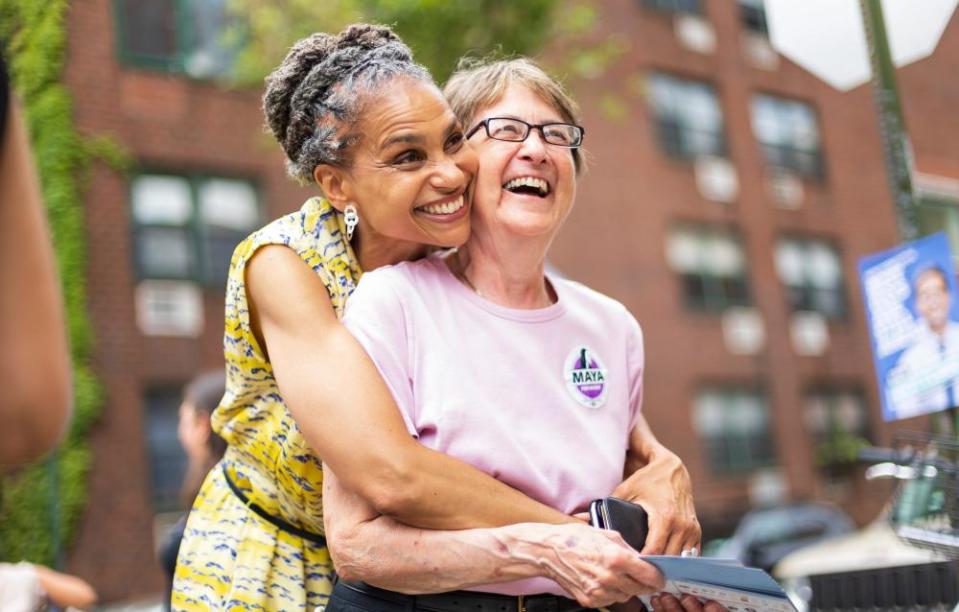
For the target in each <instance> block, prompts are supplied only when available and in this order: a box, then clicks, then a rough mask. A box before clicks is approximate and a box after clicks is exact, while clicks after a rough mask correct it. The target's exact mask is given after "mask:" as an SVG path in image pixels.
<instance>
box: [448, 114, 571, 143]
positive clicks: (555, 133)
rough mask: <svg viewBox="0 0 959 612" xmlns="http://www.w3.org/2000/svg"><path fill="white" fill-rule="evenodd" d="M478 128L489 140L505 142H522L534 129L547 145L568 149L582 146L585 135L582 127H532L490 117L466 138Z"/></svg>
mask: <svg viewBox="0 0 959 612" xmlns="http://www.w3.org/2000/svg"><path fill="white" fill-rule="evenodd" d="M480 128H486V135H487V136H489V137H490V138H494V139H496V140H505V141H506V142H523V141H524V140H526V139H527V138H528V137H529V133H530V131H532V130H534V129H536V130H539V133H540V134H542V135H543V140H545V141H546V142H548V143H549V144H551V145H556V146H557V147H566V148H568V149H575V148H576V147H578V146H580V145H581V144H583V135H584V134H585V133H586V130H584V129H583V128H582V127H580V126H578V125H573V124H571V123H541V124H540V125H532V124H529V123H526V122H525V121H522V120H520V119H512V118H510V117H490V118H488V119H483V120H482V121H480V122H479V123H477V124H476V125H475V126H474V127H473V129H471V130H470V131H469V132H468V133H467V134H466V138H472V136H473V134H475V133H476V132H478V131H479V129H480Z"/></svg>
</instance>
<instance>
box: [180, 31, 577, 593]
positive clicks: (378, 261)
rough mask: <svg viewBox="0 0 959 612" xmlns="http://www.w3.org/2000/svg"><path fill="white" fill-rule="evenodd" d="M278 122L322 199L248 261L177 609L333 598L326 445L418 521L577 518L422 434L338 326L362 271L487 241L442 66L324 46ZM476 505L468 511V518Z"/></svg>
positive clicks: (380, 45) (276, 107)
mask: <svg viewBox="0 0 959 612" xmlns="http://www.w3.org/2000/svg"><path fill="white" fill-rule="evenodd" d="M387 94H388V95H387ZM264 111H265V114H266V116H267V122H268V124H269V126H270V129H271V131H272V132H273V134H274V136H275V137H276V139H277V140H278V141H279V143H280V144H281V145H282V147H283V149H284V151H285V152H286V155H287V159H288V169H289V173H290V174H291V175H292V176H293V177H294V178H295V179H297V180H299V181H301V182H307V183H315V184H316V185H317V186H318V187H319V190H320V191H321V192H322V197H314V198H311V199H310V200H308V201H307V202H306V203H305V204H304V205H303V206H302V208H301V209H300V210H299V211H298V212H295V213H293V214H290V215H287V216H285V217H282V218H280V219H278V220H276V221H274V222H273V223H271V224H269V225H267V226H266V227H264V228H263V229H261V230H259V231H257V232H255V233H254V234H252V235H251V236H250V237H249V238H247V239H246V240H245V241H243V242H242V243H241V244H240V245H239V246H238V247H237V249H236V251H235V253H234V256H233V261H232V263H231V269H230V276H229V280H228V286H227V296H226V332H225V338H224V345H225V357H226V362H227V382H226V392H225V395H224V397H223V399H222V401H221V402H220V405H219V407H218V408H217V410H216V411H215V413H214V414H213V418H212V420H213V427H214V430H215V431H216V432H217V433H218V434H219V435H220V436H221V437H223V438H224V440H226V442H227V443H228V448H227V451H226V453H225V456H224V458H223V460H222V461H221V462H220V463H219V464H218V465H217V466H216V467H215V468H214V469H213V470H212V471H211V472H210V475H209V476H208V477H207V479H206V480H205V482H204V484H203V486H202V489H201V491H200V493H199V495H198V497H197V499H196V501H195V503H194V506H193V510H192V512H191V515H190V518H189V521H188V524H187V528H186V531H185V535H184V540H183V543H182V545H181V548H180V553H179V557H178V564H177V571H176V576H175V581H174V588H173V597H172V605H173V607H174V608H178V609H182V608H193V609H195V608H204V609H219V608H224V607H250V608H257V609H271V610H293V609H302V608H303V607H304V606H310V607H311V609H312V607H314V606H317V605H321V604H323V603H325V601H326V598H327V594H328V593H329V591H330V589H331V585H332V579H333V568H332V565H331V563H330V558H329V554H328V552H327V549H326V545H325V540H324V537H323V509H322V499H321V487H322V481H323V472H322V463H321V461H320V459H319V457H318V456H317V454H316V453H315V452H314V451H313V450H312V449H318V450H319V451H321V453H322V456H323V458H324V460H326V461H327V463H329V464H330V465H331V466H335V467H336V469H337V470H339V471H340V473H341V477H342V478H343V479H344V481H345V482H346V483H347V484H348V485H349V486H353V487H355V488H356V489H357V490H359V491H361V492H362V493H363V494H364V495H365V496H366V497H367V498H368V499H370V500H371V501H372V503H373V504H374V505H375V506H376V507H377V508H378V509H380V511H382V512H384V513H386V514H390V515H395V516H397V517H398V518H401V519H403V520H408V521H409V522H411V523H413V524H418V525H421V526H424V527H457V526H475V525H482V524H500V523H503V522H515V521H518V520H524V519H525V520H530V519H532V518H533V517H537V516H539V517H541V518H542V520H553V521H557V520H565V519H564V517H562V515H559V513H556V512H553V511H551V510H549V509H548V508H546V507H545V506H542V505H541V504H538V503H537V502H534V501H532V500H530V499H527V498H526V497H524V496H522V495H520V494H519V493H517V492H515V491H513V490H511V489H509V488H508V487H506V486H505V485H503V484H501V483H498V482H497V481H495V480H494V479H492V478H490V477H488V476H486V475H485V474H482V473H481V472H479V471H478V470H475V469H473V468H471V467H469V466H467V465H465V464H462V463H459V462H457V461H455V460H453V459H450V458H448V457H446V456H445V455H442V454H440V453H436V452H433V451H430V450H428V449H426V448H424V447H422V446H420V445H419V444H417V443H416V442H415V441H413V440H411V439H410V438H409V437H408V436H407V435H406V434H405V430H404V427H403V423H402V419H401V418H400V416H399V414H398V412H397V411H396V409H395V407H394V404H393V402H392V399H391V398H390V396H389V392H388V390H387V389H386V387H385V386H384V384H383V383H382V381H381V380H380V378H379V376H378V375H377V373H376V370H375V368H374V366H373V365H372V363H370V362H369V360H368V358H367V357H366V356H365V354H364V353H363V350H362V348H360V347H359V345H357V344H356V343H355V342H354V341H353V339H352V337H351V336H350V335H349V333H348V332H346V330H344V329H343V328H342V327H341V326H340V324H339V322H338V316H339V315H340V313H341V312H342V309H343V306H344V303H345V301H346V299H347V297H348V296H349V295H350V293H351V292H352V290H353V287H354V285H355V283H356V281H357V280H358V279H359V277H360V274H361V271H362V270H364V269H372V268H377V267H379V266H382V265H384V264H388V263H394V262H397V261H401V260H405V259H413V258H417V257H420V256H422V255H423V254H424V253H425V251H426V248H427V247H426V246H424V245H438V246H446V247H448V246H455V245H458V244H461V243H462V242H463V241H465V240H466V237H467V236H468V234H469V216H468V215H469V204H468V202H467V201H466V200H465V198H464V194H465V193H466V189H467V187H468V186H469V183H470V181H471V179H472V177H473V175H474V173H475V171H476V158H475V156H474V155H473V153H472V151H471V150H470V149H469V147H468V146H467V145H466V144H465V139H464V137H463V132H462V129H461V127H460V125H459V123H458V121H457V120H456V118H455V117H454V116H453V114H452V112H451V111H450V110H449V107H448V106H447V104H446V102H445V100H444V99H443V97H442V94H441V93H440V91H439V90H438V88H437V87H436V85H435V84H434V83H433V81H432V79H431V77H430V75H429V74H428V72H427V71H426V70H425V69H424V68H423V67H421V66H419V65H417V64H416V63H414V62H413V60H412V57H411V54H410V50H409V49H408V48H407V47H406V45H404V44H403V43H402V41H400V40H399V39H398V38H397V36H396V35H395V34H394V33H393V32H392V31H390V30H389V29H388V28H383V27H376V26H369V25H354V26H351V27H349V28H347V29H346V30H344V31H343V32H342V33H340V34H338V35H329V34H314V35H312V36H310V37H308V38H306V39H304V40H302V41H300V42H298V43H297V44H296V45H295V46H294V47H293V48H292V50H291V51H290V53H289V54H288V56H287V57H286V59H285V60H284V61H283V63H282V65H281V66H280V67H279V68H278V69H277V70H276V71H275V72H274V73H273V74H272V75H271V76H270V77H269V78H268V79H267V87H266V93H265V96H264ZM351 381H352V382H351ZM435 491H443V495H442V496H440V498H437V497H436V496H434V495H432V493H433V492H435ZM478 493H479V494H480V497H479V501H477V494H478ZM484 493H485V495H484ZM466 499H469V500H470V503H469V506H470V510H469V511H468V512H465V513H464V512H462V511H461V510H457V511H456V512H452V511H451V507H452V506H454V505H455V506H458V507H460V508H461V507H462V506H464V505H467V504H466V502H465V501H464V500H466ZM457 502H459V503H457Z"/></svg>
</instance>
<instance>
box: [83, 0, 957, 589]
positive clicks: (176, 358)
mask: <svg viewBox="0 0 959 612" xmlns="http://www.w3.org/2000/svg"><path fill="white" fill-rule="evenodd" d="M600 6H601V9H602V14H601V20H600V27H601V28H602V29H603V34H607V35H615V36H619V37H621V38H623V39H624V40H627V41H628V43H629V44H628V50H627V51H626V52H625V54H624V55H623V56H622V57H620V58H619V59H618V60H616V61H615V62H614V63H613V64H612V65H611V66H610V68H609V70H608V71H607V72H606V73H605V74H604V75H603V76H602V77H601V78H599V79H598V80H596V81H591V82H585V81H583V82H576V83H573V88H574V91H575V92H576V95H577V97H578V99H579V101H580V103H581V104H582V106H583V109H584V112H585V124H586V127H587V148H588V150H589V158H590V166H591V168H590V170H589V171H588V173H587V174H586V175H585V176H584V177H583V178H582V179H581V182H580V191H579V196H578V204H577V206H576V207H575V208H574V210H573V212H572V215H571V217H570V219H569V220H568V221H567V224H566V227H565V229H564V231H563V232H562V234H561V236H560V238H559V239H558V240H557V243H556V245H555V247H554V250H553V254H552V263H553V264H554V266H555V267H556V268H557V269H558V270H559V271H560V272H561V273H563V274H565V275H568V276H570V277H572V278H574V279H578V280H582V281H584V282H586V283H588V284H589V285H591V286H593V287H595V288H596V289H598V290H600V291H603V292H605V293H608V294H610V295H612V296H614V297H616V298H618V299H619V300H621V301H623V302H624V303H625V304H626V305H627V306H628V307H629V308H630V310H631V311H632V312H633V313H634V314H635V315H636V317H637V318H638V319H639V321H640V323H641V324H642V325H643V329H644V332H645V341H646V352H647V360H648V364H647V372H646V392H645V408H644V409H645V411H646V414H647V416H648V419H649V421H650V423H651V424H652V426H653V428H654V430H655V431H656V432H657V434H658V435H659V436H660V438H661V439H662V440H663V441H664V442H665V443H666V444H667V445H668V446H670V447H671V448H673V449H674V450H675V451H676V452H678V453H679V454H680V455H681V456H682V457H683V458H684V460H685V461H686V462H687V464H688V466H689V469H690V472H691V474H692V476H693V480H694V483H695V487H696V496H697V505H698V509H699V512H700V515H701V517H702V520H703V523H704V526H706V528H707V532H708V533H710V534H717V535H718V534H721V533H722V532H723V531H724V530H726V529H728V528H729V527H730V526H731V525H732V523H733V521H734V520H735V518H736V517H738V516H740V515H741V514H742V513H743V512H744V511H745V510H746V509H748V508H749V507H750V506H752V505H754V504H756V503H760V502H762V501H763V500H773V499H781V500H794V499H806V498H816V499H830V500H833V501H835V502H837V503H840V504H842V505H843V506H845V507H846V508H847V509H848V510H849V511H850V512H852V513H853V514H854V516H855V517H856V518H857V519H858V520H860V521H866V520H868V519H869V518H871V516H872V515H873V514H874V513H875V511H876V510H877V508H878V507H879V505H880V504H881V503H882V501H883V500H884V496H885V495H886V494H887V493H888V488H887V487H886V486H884V485H880V486H873V487H865V486H863V484H862V483H861V482H860V481H861V480H862V478H861V474H860V473H859V472H857V471H855V470H849V469H848V468H846V467H845V466H843V465H839V464H835V463H834V464H833V465H831V466H830V465H822V464H823V462H824V461H825V460H826V459H829V458H830V457H831V456H832V455H830V449H831V448H834V447H835V446H836V445H837V444H839V443H838V442H837V440H839V439H847V438H848V437H850V436H852V437H861V438H865V439H868V440H871V441H875V442H887V441H888V440H889V437H890V435H891V430H890V428H889V427H888V426H887V425H885V424H883V423H882V422H881V419H880V416H879V415H880V412H879V409H878V405H877V401H878V399H877V393H876V390H875V382H874V376H873V374H872V366H871V356H870V353H869V339H868V334H867V330H866V327H865V323H864V313H863V306H862V299H861V296H860V291H859V287H858V281H857V277H856V262H857V260H858V258H859V257H861V256H863V255H865V254H868V253H872V252H875V251H878V250H882V249H885V248H888V247H891V246H893V245H894V244H896V242H897V240H898V238H897V234H896V222H895V216H894V212H893V207H892V200H891V196H890V191H889V187H888V183H887V180H886V175H885V170H884V165H883V158H882V153H881V150H882V149H881V147H882V143H881V140H880V133H879V130H878V127H877V122H876V117H875V113H874V111H873V102H872V93H871V90H870V89H869V88H868V87H866V86H863V87H859V88H857V89H854V90H852V91H849V92H845V93H841V92H838V91H836V90H834V89H832V88H830V87H829V86H828V85H826V84H825V83H823V82H822V81H820V80H819V79H817V78H816V77H814V76H812V75H811V74H809V73H807V72H805V71H804V70H802V69H800V68H799V67H798V66H796V65H795V64H792V63H791V62H789V61H787V60H786V59H785V58H782V57H780V56H779V55H777V54H776V53H775V52H774V51H773V50H772V49H771V47H770V46H769V44H768V41H767V40H766V33H765V19H764V16H763V13H762V4H761V2H755V1H753V2H747V1H742V2H726V1H724V0H672V1H669V0H656V1H651V0H609V1H608V2H604V3H602V4H601V5H600ZM222 8H223V3H222V2H218V1H214V0H207V1H201V0H194V1H189V0H179V1H177V2H169V3H153V2H143V1H137V0H116V1H113V0H82V1H78V2H75V3H73V5H72V7H71V11H70V15H69V24H68V31H69V49H68V57H69V61H68V66H67V74H66V79H67V83H68V85H69V87H70V90H71V92H72V93H73V98H74V108H75V118H76V122H77V124H78V127H79V129H80V130H81V132H82V133H84V134H89V135H107V136H109V137H111V138H113V139H114V140H115V141H116V142H117V143H118V144H120V145H121V146H122V147H124V148H125V149H126V150H127V151H128V152H129V153H130V155H131V157H132V159H133V160H134V165H133V168H131V169H130V171H129V172H126V173H119V172H116V171H113V170H110V169H107V168H104V167H98V168H96V169H95V171H94V172H93V175H92V177H91V180H90V183H89V188H88V190H87V192H86V195H85V202H84V204H85V210H86V223H87V230H88V236H89V242H88V244H89V271H90V272H89V275H88V294H89V303H90V312H91V318H92V322H93V326H94V329H95V336H96V351H95V367H96V370H97V373H98V375H99V376H100V379H101V381H102V382H103V384H104V388H105V390H106V404H105V406H104V410H103V413H102V417H101V419H100V422H99V423H98V425H97V426H96V427H95V433H94V436H93V448H94V466H93V473H92V477H91V483H90V503H89V507H88V510H87V512H86V515H85V516H84V518H83V520H82V523H81V525H80V530H79V535H78V539H77V541H76V542H75V543H74V545H73V547H72V549H71V553H70V557H69V563H68V566H69V569H70V570H71V571H74V572H76V573H77V574H79V575H81V576H84V577H85V578H88V579H89V580H91V581H92V582H93V584H94V585H95V586H96V587H97V588H98V590H100V592H101V596H102V598H103V599H104V600H105V601H120V600H130V599H135V598H138V597H141V596H146V595H149V594H152V593H157V592H159V591H160V590H161V588H162V574H161V573H160V570H159V567H158V565H157V564H156V562H155V560H154V559H155V552H154V550H155V547H156V546H157V544H158V537H159V534H162V531H163V526H164V525H165V524H166V522H168V519H169V517H170V516H175V515H176V511H177V508H178V500H177V495H178V488H179V475H180V470H182V465H183V458H182V454H181V452H180V451H179V447H178V445H177V442H176V435H175V432H176V415H177V404H178V402H179V398H180V396H179V393H180V389H181V387H182V385H183V384H184V383H185V382H187V381H188V380H189V379H190V378H192V377H193V376H195V375H196V374H198V373H200V372H203V371H205V370H208V369H215V368H219V367H222V357H221V334H222V316H223V315H222V309H223V298H222V293H223V286H224V279H225V271H226V265H227V262H228V258H229V253H230V252H231V251H232V246H233V245H234V244H235V243H236V242H237V241H238V240H239V239H240V238H241V237H242V236H244V235H245V234H246V233H247V232H248V231H249V230H251V229H253V228H255V227H257V226H258V225H260V224H262V223H263V222H265V221H267V220H269V219H272V218H275V217H277V216H279V215H281V214H283V213H285V212H288V211H290V210H293V209H295V208H296V207H298V206H299V205H300V203H301V202H302V201H303V200H304V199H305V198H306V197H307V196H308V195H309V194H310V191H309V190H307V189H303V188H300V187H297V186H296V185H294V184H293V183H292V182H291V181H290V180H289V179H287V178H286V176H285V173H284V166H283V159H282V156H281V155H280V151H279V148H278V146H277V145H276V144H275V143H274V142H273V141H272V139H271V138H269V137H268V136H267V135H266V134H265V133H264V131H263V129H262V127H261V126H262V124H263V120H262V117H261V113H260V110H259V92H256V91H249V90H234V89H230V88H228V87H225V86H223V85H220V84H218V81H217V79H216V77H217V75H218V74H220V73H222V71H223V70H224V69H225V68H226V67H228V66H229V63H230V61H231V55H230V52H229V49H224V48H223V47H222V45H221V44H220V43H219V42H218V41H219V40H220V39H218V37H217V32H218V31H219V30H220V29H221V28H222V27H223V25H224V22H223V17H222V15H223V12H222ZM957 63H959V18H957V17H956V16H955V15H954V16H953V19H952V21H951V23H950V24H949V27H948V28H947V31H946V33H945V35H944V36H943V39H942V40H941V42H940V45H939V48H938V49H937V50H936V52H935V53H934V54H933V55H932V56H931V57H929V58H927V59H925V60H922V61H920V62H917V63H915V64H913V65H910V66H909V67H906V68H904V69H902V70H900V71H899V79H900V87H901V90H902V92H903V98H904V106H905V114H906V124H907V126H908V128H909V130H910V133H911V136H912V142H913V146H914V149H915V158H916V163H917V169H918V171H919V173H920V175H919V176H920V179H921V180H919V181H918V183H919V184H920V187H922V188H923V190H924V192H923V193H924V194H926V195H925V196H924V197H925V198H926V200H925V201H927V203H928V206H927V207H926V208H925V209H924V210H925V211H926V212H925V213H924V216H923V219H924V223H926V225H927V226H926V227H924V228H923V229H925V230H927V231H929V230H932V229H936V228H944V229H950V228H951V230H950V231H952V236H953V238H954V239H956V238H959V229H957V225H959V204H957V201H959V188H957V186H956V185H957V183H959V145H957V144H956V143H957V142H959V119H957V116H956V114H955V113H953V112H951V111H952V110H953V109H954V108H956V106H957V103H959V83H957V82H956V80H955V79H954V78H950V75H955V74H959V66H957ZM950 136H951V138H950ZM950 224H951V225H950Z"/></svg>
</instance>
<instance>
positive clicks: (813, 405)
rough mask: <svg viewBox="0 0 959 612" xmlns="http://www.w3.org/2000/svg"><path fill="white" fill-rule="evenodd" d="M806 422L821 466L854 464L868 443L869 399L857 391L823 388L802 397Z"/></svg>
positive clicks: (817, 461)
mask: <svg viewBox="0 0 959 612" xmlns="http://www.w3.org/2000/svg"><path fill="white" fill-rule="evenodd" d="M803 421H804V422H805V425H806V431H807V432H808V433H809V436H810V437H811V438H812V441H813V445H814V449H815V455H816V463H817V465H819V466H830V465H837V464H851V463H853V462H854V461H856V454H857V452H858V451H859V449H860V448H861V447H863V446H866V445H868V444H869V442H868V440H869V437H870V435H869V419H868V417H867V412H866V402H865V400H864V399H863V396H862V393H860V392H859V391H857V390H848V389H845V390H844V389H836V388H822V389H815V390H812V391H809V392H807V393H806V394H805V397H804V398H803Z"/></svg>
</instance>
